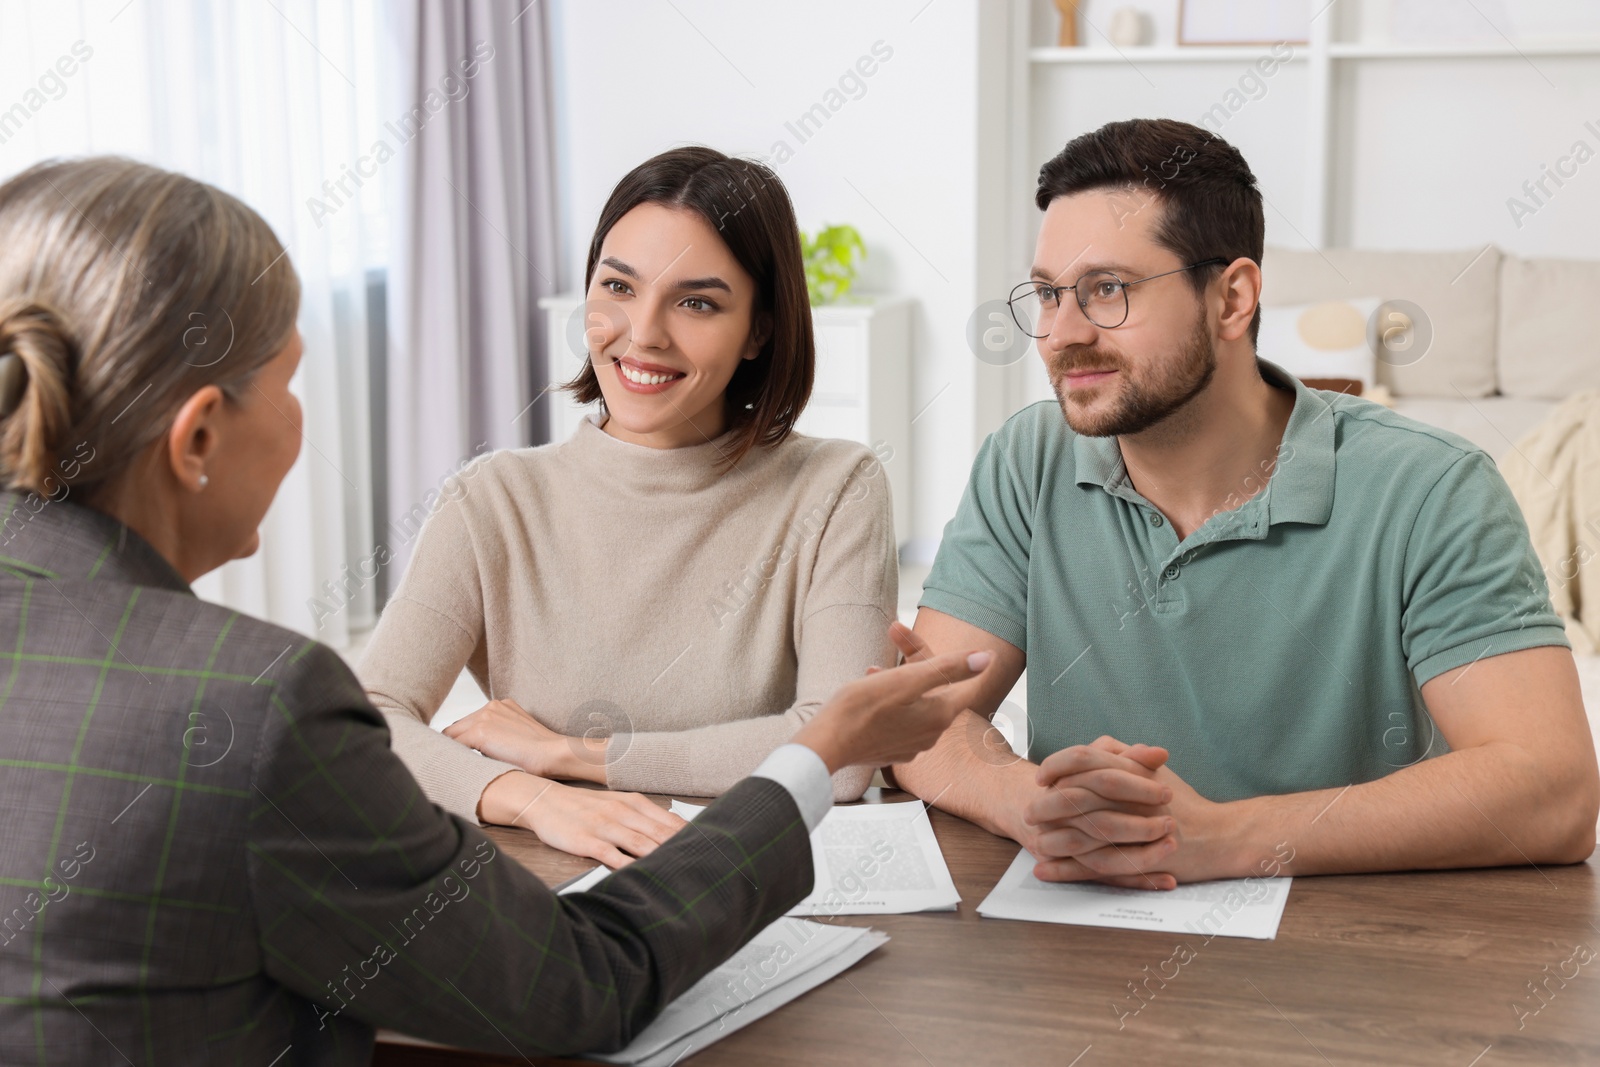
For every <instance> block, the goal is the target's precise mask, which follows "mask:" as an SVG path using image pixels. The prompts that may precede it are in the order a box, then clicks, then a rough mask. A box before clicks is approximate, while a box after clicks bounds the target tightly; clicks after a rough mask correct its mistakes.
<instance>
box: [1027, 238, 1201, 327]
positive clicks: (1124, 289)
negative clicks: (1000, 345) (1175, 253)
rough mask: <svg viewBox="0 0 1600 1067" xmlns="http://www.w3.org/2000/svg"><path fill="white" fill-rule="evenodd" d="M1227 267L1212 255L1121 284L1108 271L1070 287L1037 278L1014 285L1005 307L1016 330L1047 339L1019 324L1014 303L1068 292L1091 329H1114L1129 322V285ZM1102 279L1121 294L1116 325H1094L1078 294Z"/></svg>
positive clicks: (1087, 274) (1096, 272)
mask: <svg viewBox="0 0 1600 1067" xmlns="http://www.w3.org/2000/svg"><path fill="white" fill-rule="evenodd" d="M1227 265H1228V260H1226V259H1222V258H1221V257H1219V256H1213V257H1212V258H1210V259H1202V260H1201V261H1200V262H1198V263H1190V264H1189V265H1188V266H1186V267H1178V268H1177V269H1175V270H1167V271H1162V272H1161V273H1160V274H1149V275H1146V276H1145V277H1143V278H1135V279H1134V280H1133V281H1131V282H1125V281H1123V280H1122V279H1121V278H1119V277H1118V276H1117V275H1116V274H1114V273H1113V272H1111V271H1108V270H1091V271H1085V272H1084V273H1083V274H1080V275H1079V276H1078V280H1077V281H1075V282H1073V283H1072V284H1071V285H1047V284H1045V283H1044V282H1041V281H1039V280H1037V279H1029V280H1028V281H1025V282H1020V283H1018V284H1017V285H1014V286H1012V288H1011V295H1010V296H1008V297H1007V298H1006V307H1008V308H1010V309H1011V321H1012V322H1014V323H1016V324H1017V329H1019V330H1021V331H1022V332H1023V333H1025V334H1027V335H1028V336H1029V337H1034V338H1039V337H1048V336H1049V335H1050V331H1048V330H1046V331H1045V332H1044V333H1034V332H1033V330H1032V329H1031V328H1030V327H1029V324H1028V323H1026V322H1024V321H1022V320H1023V316H1022V315H1020V314H1018V313H1017V302H1018V301H1019V300H1023V299H1025V298H1026V297H1028V296H1032V295H1035V294H1037V293H1038V292H1039V291H1040V290H1042V289H1052V290H1054V291H1055V293H1056V300H1057V302H1058V303H1059V301H1060V299H1061V296H1060V294H1061V293H1066V292H1070V293H1072V297H1073V302H1074V303H1076V304H1077V305H1078V310H1079V311H1081V312H1083V317H1084V318H1086V319H1088V320H1089V324H1090V325H1091V326H1097V327H1099V328H1100V329H1102V330H1114V329H1116V328H1117V327H1118V326H1121V325H1122V324H1123V323H1125V322H1127V321H1128V286H1130V285H1138V284H1140V283H1141V282H1150V281H1155V280H1156V279H1157V278H1165V277H1166V276H1167V275H1169V274H1182V273H1183V272H1184V271H1186V270H1195V269H1197V268H1199V267H1210V266H1227ZM1102 276H1103V277H1106V278H1110V279H1111V280H1112V281H1114V282H1116V283H1117V291H1118V292H1119V293H1120V294H1121V295H1122V317H1121V318H1119V319H1118V320H1117V321H1116V322H1095V321H1094V319H1093V318H1092V317H1090V315H1089V301H1088V300H1086V299H1084V298H1083V297H1082V296H1081V295H1079V287H1080V286H1082V285H1083V283H1084V279H1086V278H1095V277H1102Z"/></svg>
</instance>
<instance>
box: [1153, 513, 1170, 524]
mask: <svg viewBox="0 0 1600 1067" xmlns="http://www.w3.org/2000/svg"><path fill="white" fill-rule="evenodd" d="M1166 522H1167V520H1166V519H1163V518H1162V517H1161V513H1160V512H1159V511H1152V512H1151V513H1150V525H1151V526H1164V525H1166Z"/></svg>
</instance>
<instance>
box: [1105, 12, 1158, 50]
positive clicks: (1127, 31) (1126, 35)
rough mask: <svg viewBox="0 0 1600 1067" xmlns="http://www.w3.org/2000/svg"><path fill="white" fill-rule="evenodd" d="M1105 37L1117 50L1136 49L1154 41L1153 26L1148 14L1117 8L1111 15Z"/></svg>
mask: <svg viewBox="0 0 1600 1067" xmlns="http://www.w3.org/2000/svg"><path fill="white" fill-rule="evenodd" d="M1106 37H1107V38H1108V39H1109V40H1110V41H1111V43H1112V44H1114V45H1116V46H1117V47H1118V48H1137V47H1140V46H1141V45H1147V44H1149V43H1150V42H1151V40H1152V39H1154V37H1155V24H1154V22H1153V21H1152V20H1151V18H1150V16H1149V15H1148V14H1146V13H1145V12H1143V11H1141V10H1139V9H1138V8H1136V7H1119V8H1117V9H1116V10H1115V11H1113V12H1112V13H1111V25H1109V26H1107V27H1106Z"/></svg>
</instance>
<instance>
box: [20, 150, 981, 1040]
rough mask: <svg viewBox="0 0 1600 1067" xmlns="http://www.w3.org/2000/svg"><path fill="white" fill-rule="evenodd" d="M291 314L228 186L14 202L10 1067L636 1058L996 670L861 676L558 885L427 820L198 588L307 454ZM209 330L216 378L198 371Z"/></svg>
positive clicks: (325, 697)
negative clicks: (754, 759)
mask: <svg viewBox="0 0 1600 1067" xmlns="http://www.w3.org/2000/svg"><path fill="white" fill-rule="evenodd" d="M298 304H299V285H298V282H297V280H296V277H295V273H294V269H293V267H292V265H291V263H290V261H289V259H288V257H287V256H286V255H285V250H284V248H283V246H282V245H281V244H280V243H279V242H278V240H277V238H276V237H275V236H274V235H273V233H272V230H271V229H270V228H269V227H268V226H267V225H266V223H265V222H263V221H262V220H261V218H260V217H259V216H257V215H256V214H255V213H254V212H253V211H251V210H250V209H249V208H248V207H246V206H245V205H244V204H242V203H240V202H239V201H238V200H236V199H234V198H233V197H231V196H228V195H227V194H225V193H222V192H221V191H219V190H217V189H214V188H212V187H210V186H208V185H204V184H202V183H200V182H197V181H194V180H192V179H189V178H186V177H183V176H181V175H178V174H172V173H168V172H166V171H162V170H158V169H156V168H154V167H150V166H145V165H143V164H139V163H135V162H131V161H127V160H120V159H104V158H102V159H89V160H82V161H76V162H56V163H47V164H41V165H39V166H36V167H33V168H31V169H29V170H27V171H25V172H23V173H22V174H19V175H17V176H16V177H13V178H12V179H10V180H9V181H7V182H6V183H4V184H3V185H0V480H3V484H4V485H5V487H6V491H5V492H3V493H0V520H3V524H4V544H3V545H0V808H3V810H4V811H5V812H6V816H7V819H6V827H5V833H4V834H3V835H0V1062H5V1063H20V1062H29V1063H41V1064H42V1063H55V1062H59V1063H87V1062H98V1061H101V1060H105V1059H106V1058H107V1056H108V1055H109V1054H108V1052H107V1047H108V1046H110V1047H111V1048H113V1049H114V1050H115V1052H116V1053H117V1055H118V1057H119V1059H120V1058H130V1061H131V1058H136V1059H137V1062H171V1061H175V1060H176V1061H181V1062H194V1061H199V1060H205V1061H207V1062H211V1061H219V1062H220V1061H223V1060H228V1061H235V1060H237V1061H241V1062H253V1063H269V1062H277V1061H283V1062H288V1063H295V1064H364V1063H366V1062H368V1061H369V1059H370V1057H371V1052H372V1033H373V1027H374V1026H390V1027H398V1028H402V1029H404V1030H406V1031H407V1032H410V1033H412V1034H415V1035H417V1036H419V1037H424V1038H430V1039H432V1040H435V1041H440V1042H446V1043H450V1044H455V1045H464V1046H469V1047H477V1048H490V1047H496V1048H499V1049H501V1050H503V1049H504V1046H505V1044H506V1043H507V1042H509V1043H511V1044H512V1045H513V1047H515V1048H516V1049H518V1050H519V1051H521V1052H524V1053H528V1054H550V1053H567V1052H577V1051H583V1050H614V1049H616V1048H618V1047H620V1046H622V1045H623V1044H625V1043H626V1042H627V1041H628V1040H629V1039H630V1038H631V1037H632V1035H633V1034H634V1033H635V1032H636V1031H637V1030H638V1029H639V1028H640V1027H641V1026H642V1025H644V1024H645V1023H646V1022H647V1021H648V1020H649V1019H650V1018H651V1017H652V1016H653V1015H654V1014H655V1013H656V1012H657V1011H659V1010H660V1008H661V1007H662V1006H663V1005H664V1004H666V1003H668V1002H669V1001H670V1000H671V999H672V998H673V997H675V996H677V995H678V994H679V993H680V992H682V991H683V990H684V989H686V988H687V987H688V986H689V985H690V984H692V983H693V982H694V981H696V980H697V979H698V978H700V977H701V976H702V975H703V974H704V973H705V972H706V971H707V970H709V969H710V968H711V967H713V966H715V965H716V964H718V963H720V962H721V961H722V960H723V959H725V958H726V957H727V956H728V955H730V954H731V953H732V952H733V951H734V950H735V949H736V948H737V947H738V946H739V945H740V944H741V943H742V942H744V941H745V940H747V939H748V938H749V936H750V935H751V934H752V933H754V932H756V931H758V930H760V929H761V928H762V927H763V926H764V925H765V924H767V923H769V922H771V921H772V920H774V919H775V918H777V917H778V916H780V915H782V914H783V913H784V912H785V911H786V910H787V909H788V908H790V907H791V906H793V905H794V903H795V902H796V901H798V900H799V899H800V898H802V897H803V896H804V895H805V894H806V893H807V892H808V891H809V890H810V889H811V883H812V879H813V871H812V863H811V850H810V843H809V840H808V831H809V830H810V828H812V827H814V826H815V825H816V823H817V821H819V820H820V819H821V817H822V815H823V813H825V812H826V810H827V808H828V806H829V802H830V799H831V782H830V778H829V775H830V774H831V773H833V772H836V771H838V770H839V769H841V768H843V767H845V766H848V765H851V764H857V763H875V762H886V761H890V760H896V759H902V758H905V757H907V756H909V755H910V754H912V753H914V752H916V751H918V750H920V749H922V748H925V747H927V746H928V745H930V744H932V742H933V741H934V739H935V738H937V737H938V735H939V733H940V732H941V731H942V730H943V729H944V728H945V727H946V726H947V725H948V724H949V722H950V721H951V719H952V718H953V717H954V714H955V712H956V710H957V705H956V702H955V700H956V697H955V696H954V695H952V694H951V693H950V691H949V690H948V689H944V690H943V691H942V692H941V693H940V694H938V695H935V696H932V697H925V696H924V693H925V692H926V691H927V690H929V689H932V688H936V687H940V686H941V685H942V684H943V683H945V682H949V681H957V680H962V679H966V678H969V677H971V676H972V675H973V674H974V673H975V671H977V670H981V669H982V668H983V667H984V666H985V665H986V663H987V660H986V659H984V658H982V657H979V658H977V659H971V658H969V657H967V656H964V655H963V656H950V657H945V658H944V659H942V660H938V661H933V662H930V663H918V664H913V665H909V666H906V667H903V668H900V669H898V670H892V671H884V672H880V673H878V674H875V675H873V676H872V677H869V678H863V679H860V680H858V681H855V682H851V683H850V684H848V685H846V686H844V687H842V688H841V689H840V690H839V692H838V693H837V694H835V695H834V697H833V698H832V699H831V700H830V701H829V702H828V704H827V705H826V706H825V707H824V708H823V709H822V710H821V711H820V712H819V713H818V714H817V715H816V716H815V717H814V718H813V719H812V720H811V721H810V722H809V723H808V724H807V726H806V727H805V729H803V730H801V731H800V732H799V733H798V734H796V735H795V737H794V742H795V743H793V744H789V745H785V746H783V747H782V748H780V749H779V750H777V751H776V752H774V753H773V754H772V756H771V757H770V758H769V759H768V760H766V761H764V762H763V763H762V765H761V766H760V767H759V768H757V769H756V770H755V772H754V773H753V774H752V775H751V776H750V777H749V778H747V779H745V780H744V781H742V782H740V783H739V784H738V785H737V786H735V787H734V788H733V789H732V790H731V791H730V792H729V793H728V794H727V796H725V797H724V798H723V799H722V800H721V801H720V802H718V803H717V804H715V805H713V806H712V807H711V808H710V809H708V810H707V811H706V812H705V813H704V814H703V815H702V816H701V818H700V819H699V820H698V822H697V823H696V832H695V833H691V834H685V835H681V836H679V837H676V838H674V839H673V840H671V841H669V842H667V843H666V844H665V845H663V846H662V847H660V848H658V849H656V850H655V851H654V852H653V853H652V854H651V855H650V856H649V857H647V858H645V859H642V860H639V861H638V862H637V863H635V864H633V865H632V866H630V867H628V868H627V869H625V870H623V871H620V872H618V873H617V874H614V875H612V876H611V877H610V878H608V879H606V880H605V881H604V882H602V883H601V884H600V885H599V886H597V887H596V888H595V889H594V890H593V891H591V892H589V893H585V894H576V895H574V896H569V897H561V898H558V897H556V896H554V895H552V894H551V892H550V891H549V890H548V889H546V888H545V887H544V885H543V884H542V883H540V882H539V881H538V880H537V879H536V878H534V877H533V876H532V875H530V874H529V873H528V872H526V871H525V870H523V869H521V868H520V867H518V866H517V864H516V863H515V862H514V861H512V860H509V859H507V858H504V857H501V856H500V855H499V854H498V853H497V852H496V850H495V848H494V846H493V845H492V844H490V842H489V841H488V839H487V838H485V837H484V836H483V834H482V833H481V832H480V831H479V830H478V829H477V828H476V826H474V825H472V824H471V823H469V822H466V821H463V820H462V819H460V818H458V817H455V816H452V815H448V814H446V813H445V812H443V811H441V810H440V809H439V808H437V807H434V806H433V805H431V804H429V803H428V802H427V800H426V798H425V797H424V796H423V795H422V792H421V790H420V788H419V787H418V785H417V782H416V780H415V779H414V778H413V777H412V776H411V775H410V774H409V773H408V772H407V770H406V768H405V766H404V765H403V764H402V763H401V762H400V760H399V759H398V758H397V757H396V756H395V755H394V754H393V753H392V752H391V751H390V749H389V734H388V731H387V729H386V728H385V725H384V719H383V717H382V715H381V714H380V713H379V712H378V711H377V710H376V709H375V708H373V706H372V705H371V704H370V703H368V701H367V699H366V697H365V696H364V695H363V693H362V690H361V686H360V685H359V683H357V681H356V680H355V678H354V676H352V675H351V673H350V671H349V670H348V668H346V667H345V665H344V664H343V662H342V661H340V659H339V657H338V656H336V655H335V654H334V653H332V652H331V651H329V650H328V649H327V648H324V647H323V646H321V645H319V644H317V643H316V642H314V641H311V640H308V639H306V638H304V637H301V636H300V635H297V634H294V633H291V632H289V631H286V630H283V629H281V628H279V627H276V626H272V625H270V624H268V623H265V622H261V621H259V620H256V619H252V618H249V617H247V616H244V615H241V614H239V613H238V612H234V611H230V610H228V609H226V608H224V607H221V606H219V605H216V604H209V603H206V602H204V601H202V600H199V599H198V598H196V597H195V596H194V594H193V592H192V591H191V589H190V587H189V583H190V582H192V581H193V580H194V579H195V578H197V577H199V576H200V575H202V574H204V573H206V572H207V571H209V570H211V569H212V568H215V567H217V566H219V565H221V564H222V563H224V562H226V561H227V560H229V559H233V558H236V557H239V556H243V555H248V554H249V553H251V552H252V551H254V550H255V548H256V544H257V533H256V528H257V525H258V524H259V523H260V521H261V519H262V516H263V515H264V514H265V512H266V510H267V506H268V504H270V503H271V501H272V497H273V494H274V492H275V491H276V489H277V486H278V484H279V482H280V481H281V480H282V478H283V476H284V474H285V473H286V472H287V471H288V470H289V468H290V466H291V465H292V464H293V463H294V462H295V457H296V456H297V454H298V452H299V447H300V407H299V404H298V402H297V401H296V399H295V396H294V394H293V392H292V391H291V389H290V381H291V379H292V378H293V377H294V374H295V368H296V366H297V365H298V363H299V360H300V356H301V344H300V339H299V336H298V334H297V332H296V329H295V316H296V314H297V309H298ZM195 314H200V315H207V314H218V315H225V317H226V319H227V320H228V321H229V322H230V323H231V326H232V344H231V346H230V347H229V348H228V350H227V355H226V356H225V357H224V358H222V359H216V358H214V357H208V358H206V359H189V358H186V356H187V354H188V353H187V352H186V350H185V347H184V342H183V339H184V335H185V331H187V330H189V329H191V328H192V327H193V325H194V323H195V319H194V318H193V316H194V315H195ZM719 840H720V844H719ZM730 854H732V855H738V856H740V857H742V859H741V862H740V864H739V866H738V868H737V871H738V875H739V876H733V874H734V869H732V868H730V866H729V860H728V859H727V856H728V855H730ZM684 901H694V902H695V903H694V904H693V906H685V904H684V903H683V902H684Z"/></svg>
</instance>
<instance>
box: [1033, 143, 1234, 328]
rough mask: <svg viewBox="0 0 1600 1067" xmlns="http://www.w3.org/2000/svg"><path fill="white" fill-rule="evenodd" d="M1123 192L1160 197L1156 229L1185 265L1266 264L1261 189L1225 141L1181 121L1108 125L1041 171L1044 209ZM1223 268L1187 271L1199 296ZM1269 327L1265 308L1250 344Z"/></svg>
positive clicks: (1141, 199)
mask: <svg viewBox="0 0 1600 1067" xmlns="http://www.w3.org/2000/svg"><path fill="white" fill-rule="evenodd" d="M1108 188H1111V189H1123V190H1126V192H1127V195H1128V196H1130V197H1131V198H1133V200H1132V203H1133V204H1134V205H1136V206H1134V207H1133V208H1132V209H1131V210H1139V209H1140V208H1142V207H1143V206H1144V204H1146V203H1148V202H1149V199H1148V198H1152V197H1153V198H1154V202H1155V206H1156V207H1157V208H1158V209H1159V211H1160V213H1159V215H1158V216H1157V218H1156V222H1155V226H1154V228H1153V229H1152V233H1153V234H1154V236H1155V239H1156V242H1157V243H1158V244H1160V245H1161V246H1162V247H1163V248H1167V249H1170V250H1171V251H1172V252H1173V253H1174V254H1175V255H1176V256H1178V258H1179V259H1181V260H1183V262H1184V263H1186V264H1187V263H1198V262H1200V261H1201V260H1206V259H1211V258H1213V257H1215V258H1218V259H1223V260H1226V261H1228V262H1229V263H1231V262H1233V261H1234V260H1235V259H1238V258H1240V257H1241V256H1242V257H1244V258H1246V259H1253V260H1255V261H1256V263H1257V264H1260V262H1261V252H1262V248H1263V246H1264V245H1265V243H1266V219H1265V217H1264V215H1263V214H1262V210H1261V190H1260V189H1259V188H1257V186H1256V176H1255V175H1254V174H1252V173H1251V171H1250V164H1248V163H1246V162H1245V161H1244V156H1242V155H1240V154H1239V150H1238V149H1237V148H1235V147H1233V146H1232V145H1231V144H1229V143H1228V142H1226V141H1224V140H1222V138H1220V137H1217V136H1216V135H1214V134H1212V133H1210V132H1209V131H1207V130H1203V129H1201V128H1200V127H1199V126H1191V125H1190V124H1189V123H1187V122H1179V121H1177V120H1176V119H1129V120H1127V121H1126V122H1108V123H1106V125H1104V126H1102V127H1100V128H1099V129H1098V130H1094V131H1092V132H1090V133H1085V134H1081V135H1079V136H1077V137H1074V138H1073V139H1072V140H1070V141H1068V142H1067V146H1066V147H1065V148H1063V149H1062V150H1061V151H1060V152H1058V153H1056V156H1055V158H1054V159H1052V160H1050V162H1048V163H1046V164H1045V165H1044V166H1042V167H1040V168H1039V191H1038V192H1037V193H1036V194H1035V195H1034V203H1036V204H1038V205H1039V210H1040V211H1043V210H1045V209H1046V208H1048V207H1049V206H1050V202H1051V201H1052V200H1054V199H1055V198H1056V197H1058V196H1071V195H1072V194H1074V193H1082V192H1086V191H1088V190H1091V189H1108ZM1221 270H1222V268H1221V267H1220V266H1211V267H1201V268H1199V269H1197V270H1192V271H1189V272H1188V273H1187V277H1188V279H1189V284H1190V285H1191V286H1192V287H1193V288H1194V291H1195V293H1196V295H1199V294H1200V293H1203V292H1205V288H1206V286H1207V285H1208V284H1210V282H1211V281H1212V279H1214V278H1215V277H1216V276H1217V275H1218V274H1219V273H1220V272H1221ZM1260 331H1261V308H1260V307H1259V306H1257V308H1256V313H1255V317H1254V318H1253V319H1251V321H1250V344H1251V345H1252V346H1254V345H1255V343H1256V335H1257V334H1258V333H1259V332H1260Z"/></svg>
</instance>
